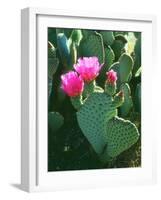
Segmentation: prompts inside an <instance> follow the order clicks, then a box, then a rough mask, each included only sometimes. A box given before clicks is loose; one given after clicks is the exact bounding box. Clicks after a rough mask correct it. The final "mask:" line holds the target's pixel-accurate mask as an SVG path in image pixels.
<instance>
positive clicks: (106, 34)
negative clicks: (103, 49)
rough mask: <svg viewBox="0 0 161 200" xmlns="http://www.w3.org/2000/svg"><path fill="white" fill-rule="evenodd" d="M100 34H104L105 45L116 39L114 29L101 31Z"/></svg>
mask: <svg viewBox="0 0 161 200" xmlns="http://www.w3.org/2000/svg"><path fill="white" fill-rule="evenodd" d="M100 34H101V35H102V38H103V42H104V44H105V45H107V46H108V45H112V43H113V42H114V40H115V37H114V34H113V32H112V31H100Z"/></svg>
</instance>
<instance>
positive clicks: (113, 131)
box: [48, 28, 141, 171]
mask: <svg viewBox="0 0 161 200" xmlns="http://www.w3.org/2000/svg"><path fill="white" fill-rule="evenodd" d="M140 119H141V33H138V32H137V33H134V32H116V31H103V30H101V31H99V30H97V31H94V30H83V29H82V30H81V29H63V28H61V29H57V28H49V29H48V146H49V149H48V161H49V163H48V169H49V171H55V170H74V169H76V170H78V169H91V168H92V169H97V168H117V167H138V166H140V165H141V120H140Z"/></svg>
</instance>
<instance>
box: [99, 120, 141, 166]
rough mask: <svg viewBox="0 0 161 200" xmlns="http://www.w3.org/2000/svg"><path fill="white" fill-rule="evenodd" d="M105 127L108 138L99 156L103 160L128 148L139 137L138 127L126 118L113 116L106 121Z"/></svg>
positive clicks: (105, 160)
mask: <svg viewBox="0 0 161 200" xmlns="http://www.w3.org/2000/svg"><path fill="white" fill-rule="evenodd" d="M106 127H107V138H108V140H107V145H106V150H105V151H104V154H103V155H102V157H101V159H102V161H103V162H107V161H108V160H109V158H114V157H116V156H118V155H119V154H120V153H122V152H123V151H125V150H127V149H129V148H130V147H131V146H132V145H133V144H135V143H136V142H137V140H138V139H139V132H138V129H137V128H136V126H135V125H134V124H133V123H131V122H130V121H128V120H124V119H122V118H119V117H114V118H112V119H111V120H109V121H108V122H107V126H106Z"/></svg>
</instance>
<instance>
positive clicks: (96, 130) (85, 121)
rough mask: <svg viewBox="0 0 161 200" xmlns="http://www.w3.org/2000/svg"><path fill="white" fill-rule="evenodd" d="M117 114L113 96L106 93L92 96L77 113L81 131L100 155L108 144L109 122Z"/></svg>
mask: <svg viewBox="0 0 161 200" xmlns="http://www.w3.org/2000/svg"><path fill="white" fill-rule="evenodd" d="M116 114H117V111H116V108H115V107H114V106H113V102H112V98H111V96H108V95H106V94H105V93H93V94H91V96H90V97H89V98H88V99H87V100H86V101H85V103H84V105H83V106H82V107H81V109H80V110H79V111H78V113H77V119H78V123H79V126H80V128H81V130H82V131H83V133H84V135H85V136H86V138H87V139H88V141H89V142H90V143H91V144H92V146H93V148H94V150H95V151H96V152H97V153H98V154H101V153H102V151H103V148H104V146H105V145H106V142H107V134H106V126H107V122H108V120H109V119H111V118H112V117H114V116H115V115H116Z"/></svg>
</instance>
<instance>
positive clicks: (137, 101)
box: [135, 83, 141, 113]
mask: <svg viewBox="0 0 161 200" xmlns="http://www.w3.org/2000/svg"><path fill="white" fill-rule="evenodd" d="M135 109H136V111H138V112H139V113H140V112H141V83H139V84H137V86H136V91H135Z"/></svg>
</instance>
